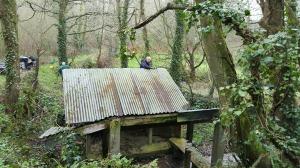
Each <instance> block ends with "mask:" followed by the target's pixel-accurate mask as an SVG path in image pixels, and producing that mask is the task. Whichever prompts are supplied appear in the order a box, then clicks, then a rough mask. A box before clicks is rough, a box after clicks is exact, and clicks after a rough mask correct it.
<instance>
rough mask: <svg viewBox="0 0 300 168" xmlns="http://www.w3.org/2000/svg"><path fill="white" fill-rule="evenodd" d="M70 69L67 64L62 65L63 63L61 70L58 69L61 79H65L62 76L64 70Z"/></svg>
mask: <svg viewBox="0 0 300 168" xmlns="http://www.w3.org/2000/svg"><path fill="white" fill-rule="evenodd" d="M69 68H70V66H69V65H67V64H66V63H65V62H62V63H61V66H60V67H59V69H58V73H59V75H60V76H61V77H63V76H62V73H63V70H64V69H69Z"/></svg>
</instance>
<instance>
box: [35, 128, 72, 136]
mask: <svg viewBox="0 0 300 168" xmlns="http://www.w3.org/2000/svg"><path fill="white" fill-rule="evenodd" d="M72 129H73V128H72V127H51V128H50V129H48V130H47V131H45V132H44V133H43V134H42V135H41V136H40V137H39V138H41V139H42V138H46V137H49V136H52V135H55V134H58V133H60V132H64V131H68V130H72Z"/></svg>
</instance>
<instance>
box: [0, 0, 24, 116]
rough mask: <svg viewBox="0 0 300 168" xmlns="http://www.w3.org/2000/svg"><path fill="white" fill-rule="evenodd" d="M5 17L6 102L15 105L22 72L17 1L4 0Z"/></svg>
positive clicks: (3, 29) (3, 20)
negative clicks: (20, 67) (20, 66)
mask: <svg viewBox="0 0 300 168" xmlns="http://www.w3.org/2000/svg"><path fill="white" fill-rule="evenodd" d="M1 2H2V3H1V5H3V7H4V8H3V10H4V11H3V13H4V14H3V17H2V19H1V21H2V22H1V23H2V32H3V39H4V44H5V48H6V57H5V64H6V85H5V88H6V89H5V90H6V96H5V97H6V102H7V104H8V105H15V104H16V102H17V101H18V98H19V92H20V90H19V84H20V70H19V44H18V27H17V23H18V15H17V8H16V1H15V0H3V1H1ZM11 110H13V109H10V110H9V111H11Z"/></svg>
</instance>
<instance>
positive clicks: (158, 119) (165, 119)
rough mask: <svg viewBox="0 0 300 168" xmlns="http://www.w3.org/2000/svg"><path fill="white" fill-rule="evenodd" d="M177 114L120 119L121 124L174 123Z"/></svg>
mask: <svg viewBox="0 0 300 168" xmlns="http://www.w3.org/2000/svg"><path fill="white" fill-rule="evenodd" d="M176 121H177V114H176V113H173V114H160V115H147V116H136V117H125V118H122V119H121V125H122V126H134V125H147V124H162V123H176Z"/></svg>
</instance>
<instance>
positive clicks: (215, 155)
mask: <svg viewBox="0 0 300 168" xmlns="http://www.w3.org/2000/svg"><path fill="white" fill-rule="evenodd" d="M224 148H225V142H224V130H223V128H222V125H221V123H220V122H218V123H216V125H215V128H214V137H213V147H212V156H211V167H215V166H216V165H217V164H218V162H220V163H221V164H222V162H223V156H224Z"/></svg>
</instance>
